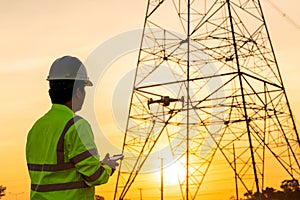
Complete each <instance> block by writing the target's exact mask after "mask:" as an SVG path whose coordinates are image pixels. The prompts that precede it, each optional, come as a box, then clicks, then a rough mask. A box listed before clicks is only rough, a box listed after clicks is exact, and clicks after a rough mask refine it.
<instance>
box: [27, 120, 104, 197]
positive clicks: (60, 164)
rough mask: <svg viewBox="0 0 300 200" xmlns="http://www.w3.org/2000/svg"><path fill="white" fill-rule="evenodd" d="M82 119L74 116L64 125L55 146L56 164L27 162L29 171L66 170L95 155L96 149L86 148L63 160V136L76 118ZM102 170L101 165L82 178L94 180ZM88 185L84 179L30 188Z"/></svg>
mask: <svg viewBox="0 0 300 200" xmlns="http://www.w3.org/2000/svg"><path fill="white" fill-rule="evenodd" d="M80 119H82V118H81V117H79V116H75V117H74V118H72V119H70V120H69V121H68V122H67V124H66V125H65V127H64V129H63V131H62V134H61V136H60V138H59V140H58V143H57V148H56V155H57V164H30V163H29V164H27V166H28V169H29V170H31V171H48V172H56V171H61V170H68V169H74V168H75V166H74V165H75V164H76V163H78V162H80V161H82V160H84V159H86V158H88V157H90V156H93V155H97V154H98V152H97V149H91V150H87V151H85V152H83V153H81V154H79V155H77V156H75V157H73V158H71V159H70V160H71V162H67V163H66V162H65V161H64V137H65V135H66V133H67V131H68V130H69V128H70V127H71V126H72V125H73V124H74V123H75V122H77V121H78V120H80ZM103 171H104V168H103V167H102V166H101V167H100V168H99V169H98V170H97V171H96V172H95V173H94V174H93V175H91V176H84V177H83V178H84V179H85V180H87V181H90V182H92V181H94V180H96V179H97V178H98V177H99V176H100V175H101V174H102V172H103ZM86 187H89V186H88V185H86V183H85V182H84V181H77V182H69V183H57V184H47V185H37V184H31V190H33V191H37V192H51V191H60V190H69V189H79V188H86Z"/></svg>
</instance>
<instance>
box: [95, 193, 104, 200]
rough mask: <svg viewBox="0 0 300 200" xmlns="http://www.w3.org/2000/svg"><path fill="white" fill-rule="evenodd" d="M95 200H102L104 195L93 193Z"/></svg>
mask: <svg viewBox="0 0 300 200" xmlns="http://www.w3.org/2000/svg"><path fill="white" fill-rule="evenodd" d="M95 200H104V197H102V196H100V195H97V194H96V195H95Z"/></svg>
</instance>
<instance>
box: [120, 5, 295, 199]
mask: <svg viewBox="0 0 300 200" xmlns="http://www.w3.org/2000/svg"><path fill="white" fill-rule="evenodd" d="M162 135H167V137H168V141H169V144H168V146H169V148H170V150H171V154H172V156H173V158H174V160H177V162H179V163H181V164H182V166H184V169H185V170H186V172H185V173H186V177H185V178H184V179H179V186H180V189H181V195H182V198H183V199H195V198H196V195H197V193H198V191H199V188H200V186H201V185H202V183H203V181H204V178H205V177H206V176H207V174H208V173H209V167H210V166H211V164H212V161H213V159H214V158H215V159H223V160H225V161H226V163H227V164H228V165H227V166H224V167H228V168H231V169H232V173H234V177H235V185H233V188H236V190H237V196H238V193H239V191H242V192H245V191H246V192H247V191H248V192H249V191H254V192H261V191H262V190H263V189H264V186H265V185H264V183H265V181H266V180H265V179H266V178H267V177H265V169H266V168H268V167H270V166H268V165H272V164H274V162H276V163H277V165H276V166H278V165H279V166H280V167H279V168H280V170H283V171H284V172H285V173H286V174H287V176H288V177H290V178H299V177H300V170H299V168H300V165H299V161H300V160H299V158H300V148H299V147H300V140H299V135H298V133H297V130H296V126H295V122H294V119H293V116H292V112H291V108H290V105H289V103H288V99H287V96H286V92H285V88H284V86H283V82H282V78H281V75H280V72H279V68H278V65H277V61H276V58H275V55H274V51H273V47H272V44H271V41H270V37H269V33H268V30H267V27H266V23H265V19H264V15H263V12H262V9H261V4H260V1H259V0H173V1H172V0H169V1H168V0H149V1H148V7H147V12H146V17H145V23H144V32H143V35H142V42H141V47H140V51H139V57H138V63H137V68H136V74H135V80H134V87H133V93H132V98H131V103H130V109H129V116H128V121H127V127H126V133H125V137H124V144H123V153H124V154H125V159H124V160H123V161H122V163H121V166H120V171H119V174H118V179H117V185H116V191H115V199H124V198H125V196H126V194H127V192H128V191H129V190H130V187H131V186H132V184H133V182H134V180H135V179H136V177H137V175H138V174H139V173H140V171H141V170H142V169H143V166H144V165H145V164H146V163H147V162H148V161H149V158H150V156H151V154H152V153H153V151H154V150H153V149H155V147H156V145H157V143H158V142H159V140H160V138H161V137H162ZM217 154H218V157H217V158H216V155H217ZM267 159H272V161H270V162H266V161H267ZM277 168H278V167H277ZM279 168H278V170H279ZM276 170H277V169H276ZM276 170H275V169H274V172H275V173H276ZM233 179H234V178H233Z"/></svg>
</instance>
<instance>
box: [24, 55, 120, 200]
mask: <svg viewBox="0 0 300 200" xmlns="http://www.w3.org/2000/svg"><path fill="white" fill-rule="evenodd" d="M47 80H48V81H49V82H50V90H49V95H50V98H51V101H52V104H53V105H52V107H51V109H50V110H49V111H48V112H47V113H46V114H45V115H44V116H43V117H41V118H40V119H39V120H38V121H37V122H36V123H35V124H34V125H33V127H32V128H31V130H30V131H29V133H28V137H27V143H26V160H27V165H28V170H29V175H30V179H31V193H30V199H32V200H35V199H37V200H42V199H45V200H46V199H47V200H52V199H53V200H69V199H70V200H71V199H72V200H74V199H80V200H85V199H86V200H93V199H94V195H95V188H94V186H96V185H100V184H104V183H106V182H107V181H108V179H109V176H110V175H111V174H112V172H113V171H114V169H115V168H116V167H117V166H118V163H117V162H116V161H113V160H110V159H109V155H108V154H107V155H106V156H105V158H104V159H103V160H102V161H101V162H100V160H99V155H98V151H97V148H96V145H95V143H94V135H93V132H92V130H91V127H90V125H89V123H88V122H87V121H86V120H85V119H83V118H81V117H79V116H77V115H75V112H76V111H79V110H80V109H81V107H82V104H83V102H84V98H85V86H92V85H93V84H92V82H91V81H90V80H89V78H88V76H87V72H86V69H85V66H84V65H83V64H82V62H81V61H80V60H79V59H77V58H75V57H71V56H64V57H62V58H59V59H57V60H55V62H54V63H53V64H52V66H51V69H50V72H49V76H48V78H47Z"/></svg>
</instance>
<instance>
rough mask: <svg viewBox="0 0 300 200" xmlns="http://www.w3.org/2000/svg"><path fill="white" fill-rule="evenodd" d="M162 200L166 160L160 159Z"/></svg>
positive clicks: (161, 196)
mask: <svg viewBox="0 0 300 200" xmlns="http://www.w3.org/2000/svg"><path fill="white" fill-rule="evenodd" d="M160 199H161V200H163V199H164V158H160Z"/></svg>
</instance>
